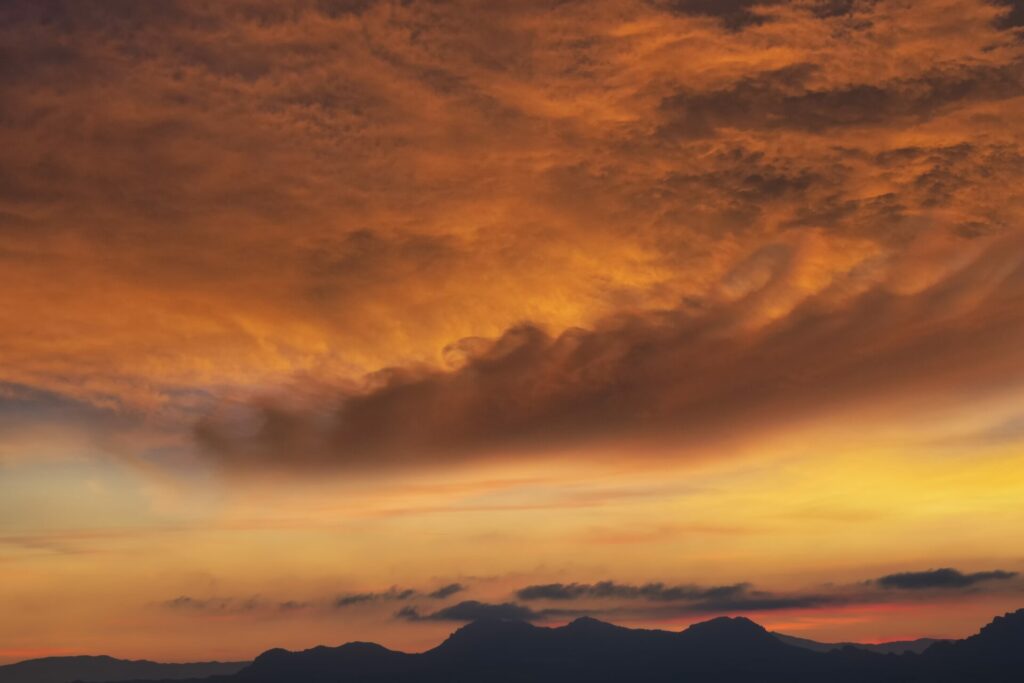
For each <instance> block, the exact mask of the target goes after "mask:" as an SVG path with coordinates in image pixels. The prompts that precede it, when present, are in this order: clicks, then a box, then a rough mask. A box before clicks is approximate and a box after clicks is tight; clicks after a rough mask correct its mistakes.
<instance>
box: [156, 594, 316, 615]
mask: <svg viewBox="0 0 1024 683" xmlns="http://www.w3.org/2000/svg"><path fill="white" fill-rule="evenodd" d="M160 604H161V606H163V607H166V608H168V609H173V610H188V611H194V612H206V613H231V614H237V613H242V612H254V611H256V610H260V609H265V608H268V607H273V606H274V603H272V602H268V601H267V600H264V599H263V598H260V597H259V596H255V595H254V596H252V597H248V598H232V597H228V598H221V597H209V598H194V597H192V596H190V595H179V596H178V597H176V598H173V599H171V600H166V601H164V602H162V603H160ZM284 604H295V605H298V603H293V601H289V602H288V603H280V605H278V606H279V607H280V606H283V605H284Z"/></svg>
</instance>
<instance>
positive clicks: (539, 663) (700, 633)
mask: <svg viewBox="0 0 1024 683" xmlns="http://www.w3.org/2000/svg"><path fill="white" fill-rule="evenodd" d="M786 638H790V639H793V640H802V641H803V643H804V644H803V645H799V644H794V643H791V642H787V641H786ZM907 642H910V643H917V644H918V645H917V647H920V645H921V644H922V643H921V642H919V641H897V643H895V644H884V645H893V646H894V647H898V646H900V645H901V644H903V643H907ZM807 643H812V644H814V645H815V646H816V647H817V648H818V649H813V648H810V647H808V646H807ZM872 647H875V648H878V647H882V646H881V645H878V646H872ZM826 648H827V649H826ZM231 664H237V663H231ZM178 666H187V665H178ZM3 668H4V667H0V672H2V669H3ZM1022 672H1024V609H1022V610H1018V611H1016V612H1011V613H1007V614H1005V615H1003V616H1000V617H996V618H994V619H993V620H992V621H991V622H990V623H988V624H987V625H985V626H984V627H982V628H981V629H980V630H979V631H978V632H977V633H975V634H973V635H971V636H969V637H967V638H964V639H961V640H952V641H936V642H934V643H931V644H929V645H928V646H927V647H926V648H925V649H923V651H920V652H915V651H911V650H903V651H901V652H896V651H893V650H888V651H886V650H884V649H883V650H879V649H869V648H868V647H866V646H862V645H849V644H836V643H832V644H829V643H816V642H815V641H807V640H805V639H795V638H793V637H791V636H785V635H784V634H776V633H773V632H771V631H768V630H767V629H765V628H764V627H763V626H761V625H759V624H757V623H756V622H754V621H751V620H750V619H747V618H745V617H718V618H715V619H710V620H708V621H704V622H699V623H696V624H693V625H691V626H689V627H688V628H686V629H684V630H682V631H667V630H658V629H631V628H627V627H623V626H618V625H615V624H611V623H607V622H604V621H600V620H597V619H593V618H589V617H582V618H579V619H576V620H575V621H572V622H570V623H568V624H565V625H563V626H558V627H542V626H535V625H533V624H530V623H528V622H525V621H515V620H500V619H486V620H478V621H474V622H470V623H468V624H465V625H464V626H462V627H460V628H458V629H456V630H455V631H454V632H452V633H451V634H450V635H449V636H448V637H447V638H446V639H445V640H444V641H443V642H441V643H440V644H439V645H437V646H436V647H434V648H432V649H430V650H426V651H424V652H420V653H405V652H399V651H396V650H390V649H388V648H386V647H384V646H381V645H378V644H376V643H368V642H361V641H354V642H349V643H346V644H344V645H340V646H337V647H327V646H317V647H313V648H310V649H307V650H301V651H294V652H293V651H289V650H284V649H281V648H275V649H271V650H267V651H265V652H263V653H262V654H260V655H259V656H258V657H256V658H255V659H254V660H253V661H252V662H251V663H250V664H248V665H247V666H244V667H243V668H241V669H239V670H238V671H236V672H233V673H227V674H220V675H214V676H196V677H194V678H192V679H190V680H191V681H192V683H200V682H201V683H347V682H349V681H353V682H354V681H360V682H362V681H365V682H376V683H441V682H442V681H443V682H445V683H458V682H460V681H466V682H467V683H468V682H469V681H486V682H487V683H513V682H515V683H520V682H522V683H525V682H526V681H529V682H530V683H549V682H550V683H556V682H557V683H575V682H580V683H582V682H584V681H586V682H588V683H612V682H613V681H614V682H616V683H618V682H619V681H631V682H635V683H668V682H669V681H688V682H689V681H708V682H709V683H710V682H711V681H714V682H715V683H754V682H755V681H756V682H758V683H776V682H777V683H801V682H806V683H811V682H812V681H813V682H814V683H818V682H819V681H822V680H828V681H833V682H836V683H854V682H857V683H861V682H863V681H872V682H873V683H897V682H899V683H925V682H926V681H927V682H935V683H959V682H960V681H964V682H970V683H1004V682H1005V683H1009V681H1019V680H1021V673H1022ZM69 680H70V679H69ZM79 680H82V681H86V680H96V679H84V678H79ZM106 680H107V681H110V682H111V683H113V682H114V681H125V680H126V679H123V678H121V679H115V678H111V679H106ZM133 680H134V681H135V682H141V681H142V680H153V679H144V678H137V679H133ZM161 680H171V679H168V678H164V679H161ZM178 680H181V679H180V678H179V679H178ZM0 683H10V682H9V681H7V680H5V679H3V678H2V677H0ZM17 683H40V682H39V681H31V682H17ZM53 683H58V682H53ZM59 683H68V682H67V681H61V682H59Z"/></svg>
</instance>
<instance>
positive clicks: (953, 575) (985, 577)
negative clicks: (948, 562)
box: [875, 567, 1017, 590]
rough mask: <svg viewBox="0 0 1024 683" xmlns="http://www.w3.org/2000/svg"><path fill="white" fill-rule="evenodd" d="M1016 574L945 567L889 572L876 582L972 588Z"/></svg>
mask: <svg viewBox="0 0 1024 683" xmlns="http://www.w3.org/2000/svg"><path fill="white" fill-rule="evenodd" d="M1016 576H1017V572H1008V571H1003V570H1001V569H996V570H993V571H986V572H975V573H973V574H964V573H963V572H960V571H958V570H956V569H951V568H949V567H944V568H942V569H929V570H928V571H923V572H902V573H899V574H889V575H887V576H883V577H881V578H878V579H875V582H876V583H877V584H878V585H879V586H882V587H883V588H896V589H901V590H921V589H927V588H937V589H958V588H970V587H971V586H974V585H976V584H978V583H982V582H987V581H1007V580H1009V579H1013V578H1015V577H1016Z"/></svg>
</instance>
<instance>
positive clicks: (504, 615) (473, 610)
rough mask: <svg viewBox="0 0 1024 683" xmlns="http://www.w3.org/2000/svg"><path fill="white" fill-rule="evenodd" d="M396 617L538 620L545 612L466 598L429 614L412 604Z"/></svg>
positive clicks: (450, 619) (516, 605)
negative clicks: (423, 612)
mask: <svg viewBox="0 0 1024 683" xmlns="http://www.w3.org/2000/svg"><path fill="white" fill-rule="evenodd" d="M395 617H396V618H398V619H405V620H407V621H476V620H477V619H508V620H516V621H536V620H538V619H542V618H543V617H544V613H543V612H535V611H534V610H532V609H530V608H529V607H526V606H524V605H518V604H516V603H512V602H503V603H500V604H494V603H486V602H478V601H476V600H465V601H463V602H460V603H458V604H455V605H451V606H450V607H443V608H441V609H439V610H437V611H436V612H431V613H429V614H422V613H420V611H419V610H418V609H417V608H415V607H412V606H408V607H403V608H402V609H400V610H398V611H397V612H396V613H395Z"/></svg>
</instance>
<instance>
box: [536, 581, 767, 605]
mask: <svg viewBox="0 0 1024 683" xmlns="http://www.w3.org/2000/svg"><path fill="white" fill-rule="evenodd" d="M747 587H748V585H747V584H733V585H730V586H715V587H712V588H702V587H700V586H694V585H679V586H666V585H665V584H662V583H646V584H642V585H629V584H621V583H616V582H614V581H599V582H597V583H548V584H538V585H533V586H526V587H524V588H521V589H519V590H518V591H516V597H518V598H519V599H520V600H578V599H580V598H627V599H644V600H652V601H658V602H669V601H680V600H688V601H694V600H705V599H723V598H729V597H731V596H736V595H739V594H742V593H744V592H745V591H746V589H747Z"/></svg>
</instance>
